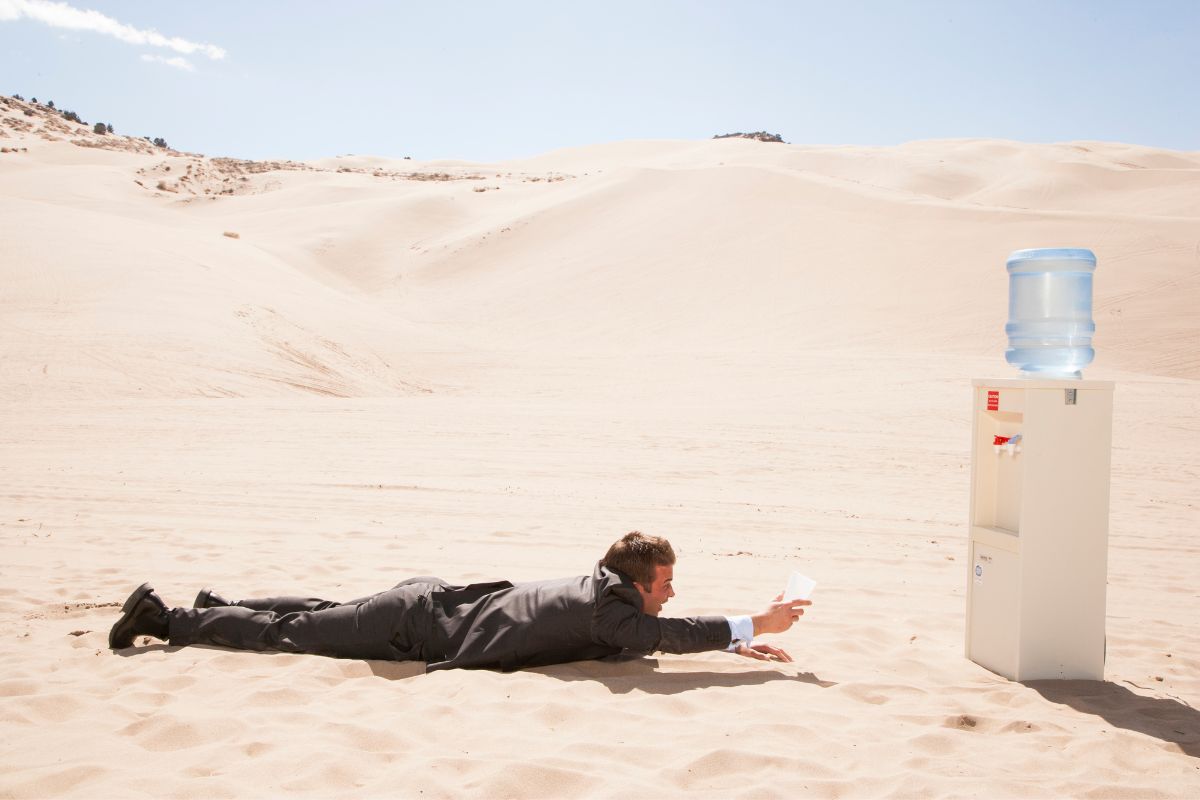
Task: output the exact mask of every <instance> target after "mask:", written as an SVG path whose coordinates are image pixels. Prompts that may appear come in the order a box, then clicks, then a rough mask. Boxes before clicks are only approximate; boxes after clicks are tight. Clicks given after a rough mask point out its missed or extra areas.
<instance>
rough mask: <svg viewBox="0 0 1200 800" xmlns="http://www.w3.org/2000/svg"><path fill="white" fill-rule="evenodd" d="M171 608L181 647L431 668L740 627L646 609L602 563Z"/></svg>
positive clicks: (713, 639) (695, 641)
mask: <svg viewBox="0 0 1200 800" xmlns="http://www.w3.org/2000/svg"><path fill="white" fill-rule="evenodd" d="M168 616H169V620H170V621H169V627H170V642H171V644H173V645H188V644H214V645H221V646H224V647H233V648H237V649H239V650H277V651H283V652H292V653H319V654H323V655H330V656H338V657H341V658H370V659H386V660H390V661H424V662H426V669H427V670H437V669H451V668H455V667H465V668H472V667H475V668H479V667H482V668H490V669H503V670H513V669H519V668H521V667H532V666H541V665H546V664H560V663H563V662H567V661H581V660H584V659H592V658H603V657H604V656H610V655H615V654H617V653H620V652H621V651H623V650H630V651H634V652H637V653H650V652H654V651H656V650H659V651H664V652H668V653H695V652H700V651H703V650H719V649H722V648H724V647H726V646H727V645H728V644H729V641H730V636H731V632H730V628H729V623H728V622H727V621H726V619H725V617H688V618H684V619H671V618H661V617H653V616H650V615H648V614H644V613H642V598H641V595H640V594H639V593H638V590H637V588H636V587H635V586H634V585H633V582H632V581H631V580H630V579H629V578H628V577H626V576H624V575H622V574H621V573H619V572H615V571H611V570H609V569H607V568H605V567H601V566H599V565H597V567H596V569H595V571H594V572H593V573H592V574H591V575H590V576H587V575H580V576H578V577H573V578H560V579H557V580H549V581H536V582H533V583H522V584H518V585H515V586H514V585H513V584H511V583H509V582H507V581H499V582H497V583H481V584H480V583H477V584H472V585H470V586H451V585H449V584H447V583H446V582H445V581H442V580H440V579H438V578H431V577H425V578H413V579H412V580H408V581H404V582H403V583H401V584H399V585H397V586H396V587H395V588H393V589H389V590H388V591H386V592H380V593H379V594H376V595H372V596H371V597H364V598H360V599H358V600H353V601H351V602H349V603H334V602H331V601H326V600H316V599H304V598H269V599H266V600H244V601H242V602H240V603H238V604H237V605H234V606H229V607H225V608H205V609H195V608H173V609H171V610H170V612H168Z"/></svg>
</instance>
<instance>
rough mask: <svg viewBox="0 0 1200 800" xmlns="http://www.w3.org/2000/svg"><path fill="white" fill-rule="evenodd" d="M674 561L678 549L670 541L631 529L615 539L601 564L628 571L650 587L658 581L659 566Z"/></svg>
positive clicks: (629, 574) (627, 573) (666, 565)
mask: <svg viewBox="0 0 1200 800" xmlns="http://www.w3.org/2000/svg"><path fill="white" fill-rule="evenodd" d="M674 563H675V551H674V550H673V549H671V543H670V542H668V541H667V540H666V539H664V538H662V537H661V536H647V535H646V534H644V533H642V532H641V531H630V532H629V533H627V534H625V535H624V536H622V537H621V538H620V539H618V540H617V541H615V542H613V545H612V547H610V548H608V552H607V553H605V554H604V558H602V559H600V566H602V567H608V568H609V569H612V570H616V571H617V572H620V573H622V574H624V575H627V576H629V577H630V578H633V579H634V580H635V581H637V582H638V583H640V584H642V585H643V586H646V587H649V586H650V585H651V584H652V583H654V568H655V567H669V566H670V565H672V564H674Z"/></svg>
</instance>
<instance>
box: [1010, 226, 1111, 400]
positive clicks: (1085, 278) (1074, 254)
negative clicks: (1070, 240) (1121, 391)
mask: <svg viewBox="0 0 1200 800" xmlns="http://www.w3.org/2000/svg"><path fill="white" fill-rule="evenodd" d="M1007 266H1008V324H1007V325H1005V326H1004V331H1005V333H1007V334H1008V350H1006V351H1005V352H1004V357H1005V359H1006V360H1007V361H1008V363H1010V364H1012V365H1013V366H1015V367H1017V368H1018V369H1019V370H1021V376H1022V377H1025V378H1080V377H1083V372H1082V370H1083V368H1084V367H1086V366H1087V365H1088V364H1090V363H1092V359H1093V358H1095V357H1096V351H1095V350H1093V349H1092V334H1094V333H1095V332H1096V323H1094V322H1093V321H1092V273H1093V272H1095V270H1096V255H1095V253H1093V252H1092V251H1091V250H1083V249H1074V248H1035V249H1032V250H1017V251H1016V252H1014V253H1013V254H1012V255H1010V256H1009V257H1008V264H1007Z"/></svg>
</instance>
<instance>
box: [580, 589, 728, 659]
mask: <svg viewBox="0 0 1200 800" xmlns="http://www.w3.org/2000/svg"><path fill="white" fill-rule="evenodd" d="M596 594H597V597H596V610H595V613H594V614H593V616H592V638H593V640H594V641H596V642H597V643H599V644H605V645H609V646H611V647H620V648H623V649H626V650H633V651H636V652H640V653H652V652H655V651H661V652H665V653H699V652H703V651H705V650H722V649H724V648H725V647H727V646H728V645H729V642H730V637H731V636H732V635H733V634H732V632H731V631H730V628H729V622H728V620H726V619H725V617H683V618H672V617H654V616H651V615H649V614H644V613H642V610H641V597H640V596H639V595H638V594H637V590H636V589H635V588H633V587H632V586H630V585H629V584H627V583H622V582H620V581H611V580H610V581H603V582H601V583H598V584H597V586H596Z"/></svg>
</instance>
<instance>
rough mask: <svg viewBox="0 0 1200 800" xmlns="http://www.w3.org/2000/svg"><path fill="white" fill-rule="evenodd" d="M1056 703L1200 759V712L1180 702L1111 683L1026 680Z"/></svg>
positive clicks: (1031, 687)
mask: <svg viewBox="0 0 1200 800" xmlns="http://www.w3.org/2000/svg"><path fill="white" fill-rule="evenodd" d="M1023 683H1024V685H1026V686H1028V687H1029V688H1030V689H1033V690H1034V691H1035V692H1037V693H1038V694H1040V695H1041V696H1042V697H1044V698H1046V699H1047V700H1049V701H1050V702H1052V703H1061V704H1063V705H1065V706H1069V707H1071V708H1073V709H1075V710H1076V711H1081V712H1083V713H1085V714H1094V715H1096V716H1097V717H1100V718H1101V719H1104V720H1106V721H1107V722H1108V723H1109V724H1110V725H1112V726H1113V727H1114V728H1123V729H1125V730H1127V731H1136V732H1137V733H1144V734H1146V735H1147V736H1153V737H1154V738H1155V739H1161V740H1162V741H1164V742H1169V743H1171V744H1173V745H1175V746H1176V747H1178V748H1179V749H1180V751H1181V752H1183V753H1184V754H1185V755H1188V756H1191V757H1192V758H1200V711H1197V710H1196V709H1194V708H1192V707H1191V706H1189V705H1188V704H1187V703H1184V702H1182V701H1180V700H1172V699H1167V698H1160V697H1144V696H1142V695H1140V694H1135V693H1133V692H1131V691H1129V690H1128V689H1126V688H1125V687H1124V686H1118V685H1117V684H1115V683H1110V682H1109V681H1050V680H1046V681H1023Z"/></svg>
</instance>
